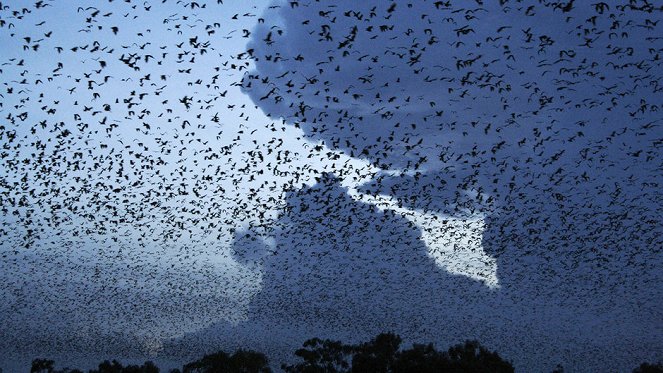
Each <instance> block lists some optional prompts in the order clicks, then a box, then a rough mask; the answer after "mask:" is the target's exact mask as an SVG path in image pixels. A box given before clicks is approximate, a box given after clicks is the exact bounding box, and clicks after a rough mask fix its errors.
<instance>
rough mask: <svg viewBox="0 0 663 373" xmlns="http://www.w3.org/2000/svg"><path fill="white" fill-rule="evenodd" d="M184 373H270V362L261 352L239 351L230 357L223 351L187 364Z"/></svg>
mask: <svg viewBox="0 0 663 373" xmlns="http://www.w3.org/2000/svg"><path fill="white" fill-rule="evenodd" d="M182 370H183V373H269V372H271V369H269V361H268V360H267V357H266V356H265V355H263V354H261V353H259V352H255V351H248V350H237V351H236V352H235V353H234V354H232V355H229V354H227V353H225V352H223V351H219V352H217V353H214V354H211V355H205V356H204V357H203V358H202V359H200V360H197V361H194V362H191V363H189V364H186V365H185V366H184V368H183V369H182Z"/></svg>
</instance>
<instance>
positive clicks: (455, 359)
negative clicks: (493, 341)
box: [447, 341, 514, 373]
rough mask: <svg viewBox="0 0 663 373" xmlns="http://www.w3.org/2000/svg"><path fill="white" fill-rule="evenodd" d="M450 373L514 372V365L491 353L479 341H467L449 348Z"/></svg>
mask: <svg viewBox="0 0 663 373" xmlns="http://www.w3.org/2000/svg"><path fill="white" fill-rule="evenodd" d="M447 356H448V358H449V360H450V362H451V369H450V370H449V371H450V372H458V373H460V372H495V373H498V372H504V373H507V372H513V371H514V369H513V365H511V363H509V362H507V361H504V360H502V358H501V357H500V355H499V354H498V353H497V352H490V351H488V350H487V349H486V348H485V347H483V346H481V345H480V344H479V342H477V341H467V342H465V343H464V344H462V345H461V344H458V345H456V346H453V347H451V348H449V351H448V353H447Z"/></svg>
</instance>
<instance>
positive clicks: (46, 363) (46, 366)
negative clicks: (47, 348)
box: [30, 359, 55, 373]
mask: <svg viewBox="0 0 663 373" xmlns="http://www.w3.org/2000/svg"><path fill="white" fill-rule="evenodd" d="M54 365H55V362H54V361H53V360H48V359H34V360H32V368H30V373H53V370H54V368H53V366H54Z"/></svg>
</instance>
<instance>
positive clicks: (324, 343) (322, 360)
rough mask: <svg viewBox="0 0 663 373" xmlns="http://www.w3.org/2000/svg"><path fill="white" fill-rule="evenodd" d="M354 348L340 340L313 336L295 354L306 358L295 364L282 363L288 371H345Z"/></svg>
mask: <svg viewBox="0 0 663 373" xmlns="http://www.w3.org/2000/svg"><path fill="white" fill-rule="evenodd" d="M353 350H354V347H353V346H346V345H344V344H343V343H341V342H339V341H332V340H329V339H325V340H322V339H320V338H312V339H309V340H307V341H306V342H304V348H300V349H299V350H297V351H295V355H296V356H298V357H300V358H302V359H304V361H303V362H301V363H299V364H295V365H285V364H284V365H282V366H281V368H282V369H283V370H284V371H286V372H287V373H344V372H348V371H349V367H350V364H349V359H350V357H351V355H352V352H353Z"/></svg>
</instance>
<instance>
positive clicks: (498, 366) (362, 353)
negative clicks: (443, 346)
mask: <svg viewBox="0 0 663 373" xmlns="http://www.w3.org/2000/svg"><path fill="white" fill-rule="evenodd" d="M401 342H402V340H401V337H400V336H398V335H396V334H394V333H382V334H379V335H377V336H376V337H375V338H373V339H372V340H371V341H369V342H365V343H360V344H357V345H348V344H344V343H343V342H340V341H332V340H329V339H324V340H323V339H320V338H312V339H309V340H307V341H305V342H304V344H303V346H302V348H300V349H298V350H297V351H295V356H297V357H298V358H300V359H301V360H302V361H301V362H299V363H296V364H293V365H286V364H283V365H281V369H283V370H284V371H285V372H286V373H412V372H416V373H440V372H442V373H468V372H472V373H484V372H485V373H488V372H490V373H512V372H514V368H513V365H511V363H510V362H509V361H506V360H504V359H502V358H501V357H500V356H499V354H498V353H497V352H494V351H490V350H488V349H487V348H485V347H483V346H481V344H480V343H479V342H477V341H466V342H465V343H461V344H457V345H455V346H452V347H450V348H449V349H448V350H447V351H438V350H437V349H436V348H435V346H434V345H433V344H414V345H412V347H411V348H409V349H401ZM0 372H2V371H1V370H0ZM271 372H272V370H271V369H270V367H269V360H268V359H267V357H266V356H265V355H264V354H262V353H260V352H256V351H251V350H242V349H240V350H237V351H235V353H233V354H232V355H231V354H228V353H226V352H224V351H219V352H216V353H213V354H209V355H205V356H203V357H202V358H200V359H199V360H196V361H192V362H190V363H188V364H186V365H184V367H183V368H182V370H179V369H174V370H171V371H170V373H271ZM562 372H564V368H563V366H562V365H561V364H560V365H557V367H556V368H555V370H554V371H553V373H562ZM30 373H84V372H83V371H82V370H78V369H68V368H64V369H60V370H56V369H55V362H54V361H53V360H48V359H35V360H33V361H32V367H31V369H30ZM88 373H159V368H158V367H157V366H156V365H155V364H154V363H152V362H151V361H147V362H145V363H144V364H143V365H128V366H123V365H122V364H121V363H120V362H118V361H116V360H113V361H108V360H106V361H104V362H102V363H100V364H99V367H98V368H97V369H93V370H89V371H88ZM633 373H663V364H661V363H660V362H659V363H657V364H650V363H642V364H641V365H640V366H639V367H637V368H635V369H634V370H633Z"/></svg>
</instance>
